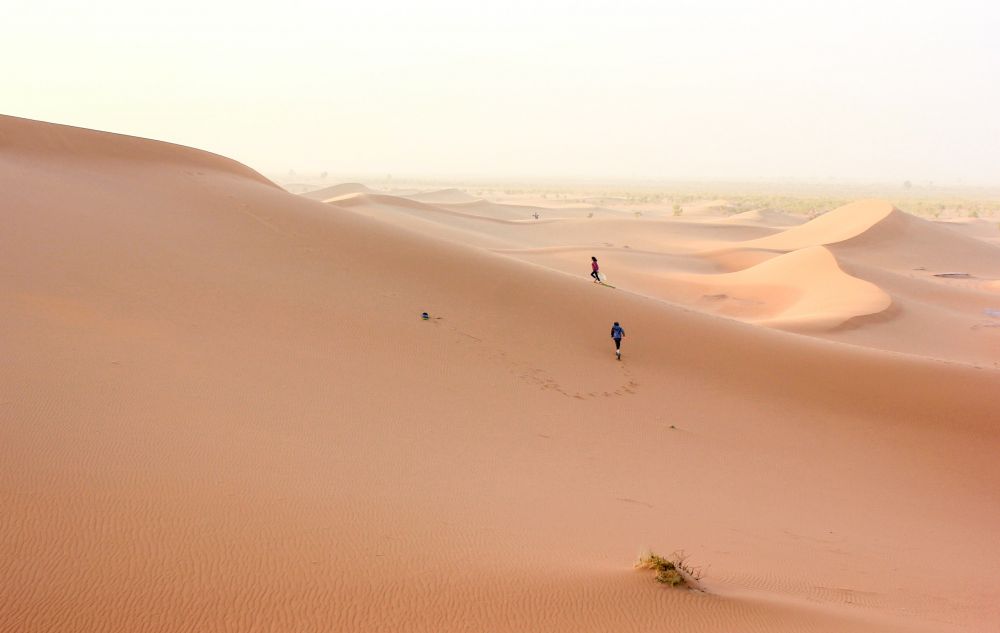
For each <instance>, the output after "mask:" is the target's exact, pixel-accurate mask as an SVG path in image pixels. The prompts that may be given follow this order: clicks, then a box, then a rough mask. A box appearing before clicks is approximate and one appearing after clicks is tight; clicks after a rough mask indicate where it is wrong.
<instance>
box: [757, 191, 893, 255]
mask: <svg viewBox="0 0 1000 633" xmlns="http://www.w3.org/2000/svg"><path fill="white" fill-rule="evenodd" d="M893 211H894V208H893V206H892V205H891V204H890V203H888V202H885V201H883V200H861V201H858V202H852V203H850V204H846V205H844V206H842V207H838V208H836V209H834V210H833V211H830V212H828V213H825V214H823V215H821V216H819V217H818V218H816V219H814V220H810V221H809V222H807V223H805V224H802V225H800V226H796V227H793V228H790V229H788V230H787V231H783V232H781V233H778V234H777V235H770V236H768V237H764V238H760V239H758V240H754V241H752V242H747V243H746V244H744V245H743V246H744V248H762V249H771V250H780V251H794V250H798V249H800V248H808V247H810V246H822V245H825V244H836V243H837V242H843V241H844V240H849V239H851V238H853V237H857V236H859V235H861V234H863V233H864V232H865V231H868V230H869V229H871V228H872V227H873V226H875V225H876V224H878V223H880V222H882V221H883V220H885V219H886V218H887V217H888V216H889V215H890V214H892V212H893Z"/></svg>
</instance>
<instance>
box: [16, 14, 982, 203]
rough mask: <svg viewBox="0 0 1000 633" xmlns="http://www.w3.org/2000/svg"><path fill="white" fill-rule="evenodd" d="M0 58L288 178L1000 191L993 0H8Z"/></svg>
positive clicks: (45, 113) (55, 104) (46, 83)
mask: <svg viewBox="0 0 1000 633" xmlns="http://www.w3.org/2000/svg"><path fill="white" fill-rule="evenodd" d="M261 5H263V6H261ZM0 69H2V77H0V81H2V83H0V86H2V87H0V97H2V99H0V112H2V113H4V114H13V115H17V116H24V117H31V118H37V119H43V120H48V121H55V122H60V123H68V124H73V125H80V126H85V127H93V128H98V129H104V130H110V131H116V132H122V133H128V134H136V135H140V136H148V137H152V138H157V139H162V140H168V141H172V142H176V143H182V144H185V145H193V146H196V147H200V148H203V149H207V150H210V151H214V152H218V153H221V154H225V155H227V156H230V157H232V158H235V159H237V160H240V161H242V162H245V163H247V164H249V165H251V166H253V167H255V168H257V169H259V170H262V171H265V172H270V173H274V172H287V171H288V170H289V169H295V170H297V171H299V172H300V173H305V172H309V171H319V170H328V171H330V172H331V174H363V173H372V174H385V173H393V174H398V175H400V176H442V177H447V176H496V177H524V176H530V177H541V178H544V177H552V178H564V177H573V178H587V177H594V178H603V179H618V178H637V179H663V180H671V179H684V178H718V179H743V178H767V179H780V178H788V177H791V178H799V179H812V180H818V181H822V180H826V179H827V178H829V177H836V178H851V179H860V180H867V181H875V180H881V181H899V180H903V179H911V180H913V181H914V182H923V181H926V180H934V181H937V182H939V183H953V182H959V181H964V182H966V183H984V184H1000V116H998V113H1000V3H997V2H986V1H983V2H974V1H963V0H957V1H956V0H949V1H942V2H937V1H933V2H932V1H925V2H921V1H919V0H911V1H906V2H903V1H900V2H892V1H885V0H883V1H879V0H868V1H863V2H861V1H859V2H849V1H843V2H838V1H836V0H829V1H825V2H820V1H816V2H813V1H808V0H802V1H797V2H767V1H759V0H758V1H754V0H746V1H734V0H731V1H724V0H703V1H691V2H678V1H670V0H661V1H659V2H623V1H616V2H544V1H537V0H536V1H534V2H511V1H510V0H507V1H504V2H494V3H485V2H481V3H477V2H474V1H465V2H436V1H426V0H422V1H420V2H397V1H391V0H385V1H382V2H359V1H357V0H354V1H352V2H349V3H341V2H336V1H334V2H331V1H329V0H325V1H318V2H295V1H287V2H256V3H255V2H246V1H240V2H234V1H229V0H224V1H213V0H198V1H190V0H171V1H170V2H157V3H145V2H141V1H136V0H113V1H102V0H93V1H89V2H81V1H77V0H74V1H72V2H70V1H66V0H54V1H49V2H40V1H39V0H13V1H12V0H6V1H5V2H4V9H3V19H2V21H0Z"/></svg>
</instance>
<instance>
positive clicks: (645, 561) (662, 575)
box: [635, 552, 702, 589]
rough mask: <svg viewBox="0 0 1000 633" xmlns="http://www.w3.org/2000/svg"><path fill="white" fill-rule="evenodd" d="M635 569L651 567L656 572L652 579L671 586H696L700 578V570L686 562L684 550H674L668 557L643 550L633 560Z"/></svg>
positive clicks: (695, 587) (693, 587) (694, 587)
mask: <svg viewBox="0 0 1000 633" xmlns="http://www.w3.org/2000/svg"><path fill="white" fill-rule="evenodd" d="M635 567H636V568H637V569H651V570H653V571H655V572H656V575H655V576H654V577H653V579H654V580H655V581H656V582H658V583H661V584H664V585H669V586H671V587H686V588H690V589H697V588H698V581H699V580H701V577H702V573H701V570H700V569H698V568H696V567H692V566H691V565H690V564H689V563H688V559H687V555H685V554H684V552H674V553H673V554H671V556H670V558H664V557H663V556H660V555H659V554H654V553H653V552H645V553H644V554H642V555H640V556H639V560H637V561H636V562H635Z"/></svg>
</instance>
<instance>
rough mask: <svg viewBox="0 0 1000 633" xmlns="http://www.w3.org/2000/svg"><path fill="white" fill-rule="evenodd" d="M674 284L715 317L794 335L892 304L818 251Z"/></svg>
mask: <svg viewBox="0 0 1000 633" xmlns="http://www.w3.org/2000/svg"><path fill="white" fill-rule="evenodd" d="M677 279H679V280H682V281H685V282H686V283H689V284H691V285H693V286H694V287H695V288H697V289H698V290H699V291H700V292H702V293H703V294H702V298H703V299H705V300H707V303H709V304H711V303H715V304H717V305H718V308H716V309H715V310H714V311H717V312H718V311H720V310H721V311H722V313H723V314H730V315H740V316H743V317H744V318H748V319H749V320H750V321H752V322H754V323H758V324H761V325H769V326H772V327H779V328H783V329H792V330H799V331H808V330H820V331H822V330H828V329H831V328H834V327H837V326H839V325H841V324H843V323H844V322H845V321H847V320H849V319H852V318H855V317H859V316H865V315H870V314H875V313H878V312H882V311H884V310H886V309H888V308H889V306H890V305H891V304H892V298H891V297H890V296H889V295H888V294H886V293H885V292H884V291H882V289H881V288H879V287H878V286H877V285H875V284H873V283H870V282H867V281H864V280H861V279H858V278H856V277H852V276H850V275H848V274H846V273H845V272H844V271H843V270H842V269H841V268H840V266H838V264H837V260H836V258H835V257H834V256H833V254H832V253H831V252H830V251H829V250H828V249H826V248H824V247H823V246H812V247H808V248H802V249H799V250H795V251H791V252H789V253H785V254H783V255H779V256H777V257H774V258H772V259H768V260H766V261H764V262H761V263H759V264H756V265H755V266H751V267H750V268H746V269H744V270H741V271H738V272H733V273H723V274H716V275H688V276H683V277H677ZM723 292H724V293H727V294H721V293H723ZM713 293H714V294H713ZM730 295H732V296H730Z"/></svg>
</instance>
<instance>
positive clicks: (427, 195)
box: [405, 187, 482, 204]
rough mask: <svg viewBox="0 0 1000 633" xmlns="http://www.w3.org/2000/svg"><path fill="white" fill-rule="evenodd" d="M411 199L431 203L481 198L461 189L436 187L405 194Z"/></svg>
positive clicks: (475, 200) (473, 200)
mask: <svg viewBox="0 0 1000 633" xmlns="http://www.w3.org/2000/svg"><path fill="white" fill-rule="evenodd" d="M405 197H406V198H409V199H411V200H417V201H420V202H429V203H431V204H435V203H440V204H455V203H461V202H477V201H479V200H482V198H477V197H476V196H473V195H472V194H469V193H467V192H465V191H462V190H461V189H455V188H453V187H451V188H448V189H438V190H436V191H421V192H419V193H411V194H407V195H406V196H405Z"/></svg>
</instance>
